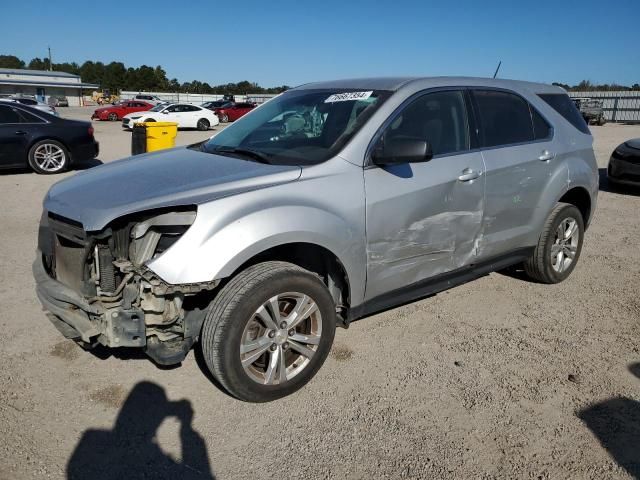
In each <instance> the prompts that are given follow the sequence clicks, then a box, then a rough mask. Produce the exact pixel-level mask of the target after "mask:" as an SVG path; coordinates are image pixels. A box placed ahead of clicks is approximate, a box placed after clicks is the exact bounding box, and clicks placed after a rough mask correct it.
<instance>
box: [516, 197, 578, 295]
mask: <svg viewBox="0 0 640 480" xmlns="http://www.w3.org/2000/svg"><path fill="white" fill-rule="evenodd" d="M567 219H574V220H575V221H576V223H577V228H578V234H579V237H578V244H577V248H576V251H575V254H574V257H573V261H572V262H571V264H570V265H569V266H568V267H566V269H564V270H563V271H557V270H556V269H554V268H553V262H552V258H551V249H552V247H553V246H554V244H555V242H556V238H557V236H556V232H557V230H558V227H559V226H560V224H561V223H562V222H563V221H565V220H567ZM583 239H584V219H583V218H582V214H581V213H580V210H578V209H577V208H576V207H575V206H574V205H570V204H568V203H558V205H556V207H555V208H554V209H553V210H552V211H551V214H549V218H547V221H546V222H545V224H544V228H543V229H542V234H541V235H540V240H539V241H538V245H537V246H536V248H535V250H534V252H533V254H532V255H531V257H529V259H528V260H527V261H525V262H524V270H525V272H526V273H527V275H528V276H529V277H530V278H532V279H533V280H537V281H539V282H542V283H549V284H551V283H560V282H562V281H563V280H565V279H566V278H567V277H568V276H569V275H571V272H572V271H573V269H574V268H575V266H576V264H577V263H578V260H579V259H580V252H581V251H582V242H583Z"/></svg>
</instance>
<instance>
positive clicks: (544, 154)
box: [538, 150, 555, 162]
mask: <svg viewBox="0 0 640 480" xmlns="http://www.w3.org/2000/svg"><path fill="white" fill-rule="evenodd" d="M553 157H555V155H554V154H553V153H551V152H550V151H549V150H543V151H542V155H540V156H539V157H538V160H540V161H541V162H548V161H549V160H553Z"/></svg>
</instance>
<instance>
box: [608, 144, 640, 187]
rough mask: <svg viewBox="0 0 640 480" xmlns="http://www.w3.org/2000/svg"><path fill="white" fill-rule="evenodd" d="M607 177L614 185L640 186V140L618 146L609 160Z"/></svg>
mask: <svg viewBox="0 0 640 480" xmlns="http://www.w3.org/2000/svg"><path fill="white" fill-rule="evenodd" d="M607 176H608V178H609V181H610V182H613V183H619V184H624V185H637V186H640V138H635V139H633V140H627V141H626V142H624V143H623V144H621V145H618V147H617V148H616V149H615V150H614V151H613V153H612V154H611V158H610V159H609V167H608V168H607Z"/></svg>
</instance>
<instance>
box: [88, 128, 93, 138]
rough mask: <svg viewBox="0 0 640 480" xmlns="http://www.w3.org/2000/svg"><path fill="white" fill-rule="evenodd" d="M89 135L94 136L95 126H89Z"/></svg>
mask: <svg viewBox="0 0 640 480" xmlns="http://www.w3.org/2000/svg"><path fill="white" fill-rule="evenodd" d="M89 136H90V137H93V127H89Z"/></svg>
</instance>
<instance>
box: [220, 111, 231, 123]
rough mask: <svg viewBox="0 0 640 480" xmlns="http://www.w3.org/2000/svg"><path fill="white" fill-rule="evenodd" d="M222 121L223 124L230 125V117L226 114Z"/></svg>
mask: <svg viewBox="0 0 640 480" xmlns="http://www.w3.org/2000/svg"><path fill="white" fill-rule="evenodd" d="M220 121H221V122H222V123H228V122H229V116H228V115H227V114H226V113H225V114H223V115H222V116H221V117H220Z"/></svg>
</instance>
